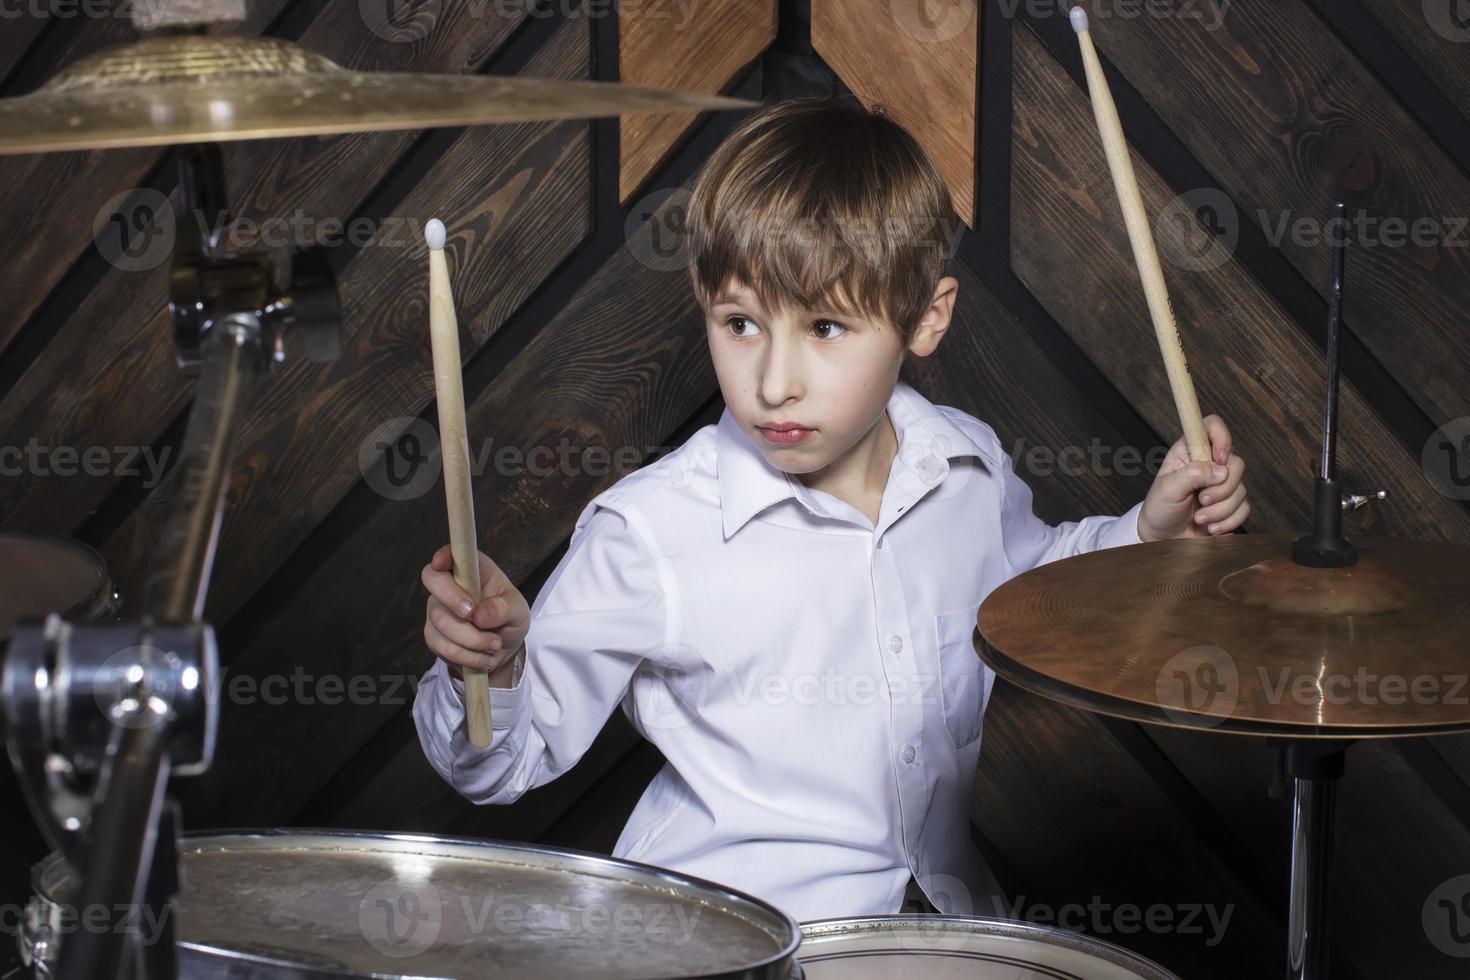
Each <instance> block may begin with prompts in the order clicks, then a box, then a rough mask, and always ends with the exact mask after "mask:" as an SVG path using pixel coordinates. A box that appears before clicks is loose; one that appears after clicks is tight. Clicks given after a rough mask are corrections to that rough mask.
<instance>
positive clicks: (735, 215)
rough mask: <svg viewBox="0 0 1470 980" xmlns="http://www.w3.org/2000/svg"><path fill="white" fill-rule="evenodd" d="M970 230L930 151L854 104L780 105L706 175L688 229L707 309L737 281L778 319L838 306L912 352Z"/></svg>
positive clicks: (751, 125) (832, 100) (733, 138)
mask: <svg viewBox="0 0 1470 980" xmlns="http://www.w3.org/2000/svg"><path fill="white" fill-rule="evenodd" d="M958 220H959V219H958V218H957V217H956V216H955V213H954V207H953V205H952V203H951V201H950V195H949V188H948V187H947V186H946V185H945V183H944V179H943V178H942V177H940V175H939V171H938V170H937V169H935V167H934V164H933V162H932V161H930V159H929V157H928V156H927V155H926V154H925V153H924V150H923V148H921V147H920V146H919V144H918V142H917V141H916V140H915V139H914V138H913V136H911V135H910V134H909V133H908V132H907V131H906V130H905V129H904V128H903V127H902V126H900V125H899V124H898V123H897V122H894V121H893V120H892V119H890V118H889V117H888V116H887V115H885V114H884V113H883V111H882V110H881V109H879V110H876V111H870V110H868V109H867V108H865V107H864V106H863V105H862V103H860V102H858V101H857V100H856V99H855V98H853V97H851V96H812V97H803V98H796V99H788V100H785V101H782V102H776V103H773V104H772V105H769V106H767V107H766V108H764V109H761V110H760V111H758V112H756V113H754V114H752V115H751V116H750V117H748V118H746V119H744V120H742V121H741V123H740V125H739V126H738V127H737V128H736V129H735V130H734V131H733V132H732V133H731V134H730V135H729V137H727V138H726V139H725V141H724V142H723V143H721V144H720V146H719V147H718V148H717V149H716V150H715V152H714V153H713V154H712V155H711V156H710V158H709V159H708V160H706V161H705V163H704V166H703V167H702V168H701V170H700V173H699V177H698V179H697V180H696V181H695V184H694V189H693V194H692V198H691V200H690V202H689V215H688V219H687V224H686V228H685V231H686V237H685V240H686V243H687V245H688V250H689V251H688V263H689V276H690V281H691V284H692V286H693V287H694V294H695V296H696V297H697V299H698V300H699V303H700V305H701V306H702V307H704V308H705V309H706V310H707V309H708V308H709V306H710V304H711V303H712V302H713V301H714V300H715V298H716V297H717V296H718V294H719V292H720V290H721V289H723V288H724V287H725V286H726V285H727V284H728V283H729V281H730V279H731V278H732V277H733V278H739V279H740V280H741V281H742V282H744V283H746V284H747V285H749V286H750V287H751V289H753V290H754V291H755V294H756V296H757V297H759V299H760V301H761V303H762V305H764V306H765V307H766V308H767V309H778V308H779V309H789V308H793V307H804V308H815V307H827V308H831V309H833V310H835V311H837V312H839V313H842V314H844V315H848V316H854V315H856V316H863V315H866V316H871V317H875V318H879V319H883V320H886V321H887V322H888V323H889V324H891V325H892V326H893V327H895V328H896V329H897V330H898V332H899V335H900V337H901V338H902V340H903V342H904V343H905V344H907V343H908V341H909V339H910V338H911V337H912V335H913V331H914V330H915V328H917V326H918V322H919V318H920V317H921V316H922V315H923V313H924V311H925V310H926V309H928V307H929V304H930V302H931V301H932V300H933V298H934V290H935V288H936V287H937V286H938V284H939V279H940V278H941V277H942V276H943V275H944V273H945V268H946V266H947V264H948V261H949V257H950V253H951V245H952V243H953V241H954V235H955V233H956V231H957V230H958V228H957V222H958Z"/></svg>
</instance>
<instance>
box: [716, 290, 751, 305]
mask: <svg viewBox="0 0 1470 980" xmlns="http://www.w3.org/2000/svg"><path fill="white" fill-rule="evenodd" d="M753 299H754V297H753V296H752V295H751V292H750V290H749V289H746V288H744V287H741V288H740V289H726V290H723V291H721V292H720V293H718V294H716V296H715V298H714V300H713V301H712V302H711V303H710V305H711V306H719V305H720V304H721V303H749V302H752V301H753Z"/></svg>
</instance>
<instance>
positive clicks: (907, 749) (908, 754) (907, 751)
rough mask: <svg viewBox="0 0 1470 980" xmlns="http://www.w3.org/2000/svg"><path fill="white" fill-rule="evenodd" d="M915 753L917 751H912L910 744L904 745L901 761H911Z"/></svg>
mask: <svg viewBox="0 0 1470 980" xmlns="http://www.w3.org/2000/svg"><path fill="white" fill-rule="evenodd" d="M916 755H918V753H917V752H915V751H914V747H913V746H912V745H905V746H904V747H903V761H904V762H905V763H909V762H913V761H914V756H916Z"/></svg>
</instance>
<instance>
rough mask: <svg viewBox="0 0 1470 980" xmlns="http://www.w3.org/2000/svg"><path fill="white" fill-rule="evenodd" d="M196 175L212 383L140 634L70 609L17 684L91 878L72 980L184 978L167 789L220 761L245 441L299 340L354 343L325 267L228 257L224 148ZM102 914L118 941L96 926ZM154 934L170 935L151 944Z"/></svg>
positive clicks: (183, 304) (181, 282)
mask: <svg viewBox="0 0 1470 980" xmlns="http://www.w3.org/2000/svg"><path fill="white" fill-rule="evenodd" d="M179 168H180V174H179V176H180V199H181V201H182V204H183V208H182V209H181V214H180V215H179V216H176V219H175V220H176V232H177V239H176V241H177V242H178V245H177V247H176V249H175V253H174V257H173V263H172V266H171V269H170V282H169V289H170V303H169V308H170V312H171V315H172V324H173V337H174V346H175V351H176V354H177V356H178V361H179V364H180V366H181V367H182V368H184V369H185V370H186V371H188V372H197V373H198V374H199V375H200V380H199V384H198V385H197V387H196V389H195V395H194V404H193V406H192V408H191V410H190V415H189V420H188V424H187V427H186V429H185V435H184V445H183V455H182V459H181V463H180V472H179V474H178V479H177V481H176V486H177V488H178V490H177V496H176V499H175V501H174V506H173V510H172V513H171V514H170V518H169V521H168V523H167V525H166V527H165V529H164V531H163V534H162V539H161V541H160V542H159V545H158V547H157V548H156V549H155V557H154V561H153V565H152V568H151V569H150V573H149V575H148V579H147V581H146V583H145V585H144V589H143V610H142V615H141V617H140V621H138V622H136V623H123V624H106V625H83V624H72V623H68V622H66V621H65V620H63V619H62V618H61V617H60V616H57V615H55V614H53V615H51V616H49V617H47V619H46V620H45V622H44V623H42V624H39V625H38V624H34V623H28V624H23V625H22V626H20V627H18V628H17V630H16V632H15V635H14V638H13V640H12V642H11V647H10V652H9V655H8V656H7V658H6V662H5V667H4V674H3V682H0V691H3V706H4V711H5V716H6V721H7V728H8V732H7V735H8V738H7V743H8V749H9V754H10V758H11V762H12V764H13V765H14V766H15V768H16V771H17V772H18V773H19V774H20V778H21V783H22V786H23V788H24V791H25V796H26V802H27V804H28V805H29V807H30V809H31V812H32V814H33V815H34V817H35V819H36V821H37V823H38V825H39V826H40V827H41V830H42V832H43V834H44V835H45V837H46V838H47V841H48V843H50V844H51V845H52V847H53V848H55V849H56V850H58V851H61V852H62V853H63V854H64V855H65V857H66V860H67V862H68V863H69V864H70V865H71V867H72V869H73V870H74V871H79V872H80V879H81V885H80V889H79V892H78V909H79V910H80V911H82V912H84V913H85V914H87V915H90V916H91V918H84V919H80V920H79V921H84V922H86V923H87V924H88V925H87V927H86V928H82V929H78V930H76V931H75V932H73V933H72V934H71V935H69V936H68V937H66V941H65V942H64V943H61V944H60V946H61V957H60V962H59V965H58V969H57V976H59V977H61V978H62V980H98V978H102V977H118V978H137V980H145V978H146V980H160V978H164V980H172V978H173V977H174V976H175V975H176V960H175V955H174V945H173V933H172V923H173V914H172V913H173V895H174V893H175V891H176V889H177V884H178V849H177V838H178V835H179V833H180V830H181V827H180V822H179V813H178V806H177V803H176V802H175V801H173V800H172V799H168V798H167V797H166V795H165V790H166V787H167V783H168V779H169V777H170V775H181V776H188V775H197V774H200V773H202V772H204V771H206V770H207V769H208V768H209V764H210V761H211V759H212V757H213V752H214V741H215V732H216V729H217V725H218V691H217V674H218V653H217V649H216V646H215V637H214V631H213V629H212V628H211V627H210V625H209V624H208V623H206V622H204V621H203V615H204V606H205V598H206V594H207V592H208V588H209V577H210V571H211V569H212V568H213V565H214V558H215V547H216V544H217V542H218V538H219V529H220V522H221V519H222V517H223V512H224V503H225V481H226V477H227V475H228V473H229V469H230V456H231V450H232V444H233V441H234V436H235V433H236V430H237V428H238V426H239V423H240V420H241V418H242V416H243V414H244V409H245V406H246V404H247V402H248V400H249V395H250V391H251V388H252V387H253V385H254V383H255V382H256V381H257V380H258V379H259V378H260V377H261V376H262V375H263V374H264V373H265V372H266V371H267V370H268V369H269V368H270V366H271V365H272V364H273V363H275V362H278V361H281V360H284V359H285V357H286V343H285V341H286V338H287V335H288V333H289V334H290V335H291V336H292V337H294V338H296V339H297V340H299V341H303V342H304V344H303V347H304V353H305V354H306V356H307V357H308V358H309V359H312V360H318V361H329V360H333V359H335V357H336V356H337V353H338V349H339V345H340V311H339V306H338V299H337V292H336V285H335V281H334V277H333V274H332V271H331V268H330V266H329V265H328V263H327V261H326V259H325V254H324V253H322V252H321V251H319V250H310V251H307V252H303V253H300V254H297V255H295V256H293V257H292V260H291V269H290V274H289V277H288V282H287V283H286V284H285V285H283V286H278V285H277V284H276V282H275V280H276V278H277V276H276V275H275V274H274V271H273V263H272V261H271V259H270V256H269V255H267V254H244V255H229V254H224V253H223V252H222V251H221V249H220V241H219V240H218V231H217V229H219V228H221V227H223V225H222V223H215V222H213V221H212V220H204V216H208V217H209V218H210V219H213V218H214V217H215V216H217V215H221V214H223V213H224V212H225V193H224V190H225V180H224V164H223V156H222V154H221V152H220V149H219V147H218V145H217V144H213V143H209V144H202V145H198V146H189V147H184V148H182V149H181V152H180V154H179ZM206 228H213V229H216V230H215V231H206V230H205V229H206ZM144 910H147V911H148V912H149V918H148V919H146V920H145V919H144V917H143V916H141V915H139V912H141V911H144ZM98 911H101V912H104V913H105V916H103V917H105V918H106V927H105V928H98V927H95V924H96V921H97V919H98V918H99V916H98ZM140 921H151V922H161V923H164V924H165V927H166V928H165V929H164V930H163V931H162V935H161V936H153V937H148V938H147V939H146V940H145V939H144V937H143V936H142V935H141V933H139V932H138V929H137V926H138V924H139V922H140ZM59 938H60V937H52V939H53V942H54V940H56V939H59Z"/></svg>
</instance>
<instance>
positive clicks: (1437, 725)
mask: <svg viewBox="0 0 1470 980" xmlns="http://www.w3.org/2000/svg"><path fill="white" fill-rule="evenodd" d="M1295 537H1297V535H1295V534H1290V533H1282V534H1248V535H1240V534H1232V535H1226V536H1224V537H1222V538H1187V539H1182V540H1171V541H1154V542H1149V543H1147V544H1139V545H1132V546H1129V547H1122V548H1107V549H1104V550H1101V551H1094V552H1090V553H1088V554H1084V555H1079V556H1077V557H1073V558H1066V559H1062V560H1059V561H1054V562H1050V563H1048V564H1046V565H1042V566H1040V567H1037V568H1034V569H1031V570H1030V571H1028V572H1025V573H1023V574H1021V575H1018V576H1016V577H1015V578H1013V579H1011V580H1010V581H1008V582H1006V583H1004V584H1003V585H1001V586H1000V587H999V588H997V589H995V590H994V591H993V592H991V593H990V595H989V596H988V597H987V598H986V600H985V602H984V603H982V604H981V606H980V611H979V614H978V616H977V630H976V633H975V637H974V639H975V645H976V649H977V650H978V651H979V652H980V654H981V656H982V657H983V658H984V660H985V661H986V662H987V663H988V664H989V665H990V666H991V667H992V668H993V669H994V670H995V671H996V672H997V674H999V675H1000V676H1002V677H1005V678H1006V679H1007V680H1010V681H1012V682H1013V683H1015V684H1017V685H1019V686H1020V687H1023V688H1026V689H1027V690H1030V691H1032V692H1034V693H1037V694H1041V695H1043V696H1046V697H1050V698H1053V699H1054V700H1058V701H1063V702H1065V703H1068V704H1072V705H1075V706H1077V707H1081V708H1085V709H1087V710H1090V711H1097V712H1101V713H1103V714H1110V715H1115V716H1118V717H1122V718H1130V719H1133V720H1135V721H1144V722H1151V723H1156V724H1165V725H1174V726H1177V727H1184V728H1196V729H1213V730H1218V731H1226V732H1238V733H1248V734H1264V735H1286V736H1292V737H1305V738H1364V737H1388V736H1398V735H1410V734H1445V733H1450V732H1455V731H1467V730H1470V682H1467V676H1470V643H1467V641H1466V639H1467V638H1466V632H1467V630H1470V549H1466V548H1462V547H1456V546H1453V545H1448V544H1436V543H1431V542H1423V541H1398V540H1393V539H1389V538H1378V537H1358V538H1354V539H1353V542H1354V544H1356V545H1357V547H1358V553H1359V556H1360V557H1359V561H1358V563H1357V564H1356V565H1351V566H1348V567H1346V568H1307V567H1304V566H1300V565H1297V564H1296V563H1294V562H1293V561H1292V560H1291V559H1290V557H1289V553H1290V548H1291V542H1292V540H1293V539H1294V538H1295Z"/></svg>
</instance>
